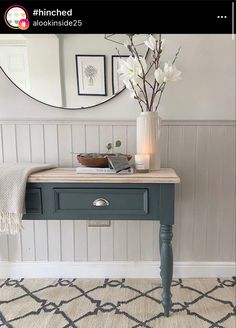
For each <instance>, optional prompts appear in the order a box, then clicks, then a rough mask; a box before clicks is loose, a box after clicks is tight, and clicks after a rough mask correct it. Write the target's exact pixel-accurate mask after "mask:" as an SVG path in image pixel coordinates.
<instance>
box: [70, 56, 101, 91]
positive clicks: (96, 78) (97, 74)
mask: <svg viewBox="0 0 236 328" xmlns="http://www.w3.org/2000/svg"><path fill="white" fill-rule="evenodd" d="M75 59H76V76H77V88H78V95H84V96H106V95H107V90H106V62H105V56H104V55H75Z"/></svg>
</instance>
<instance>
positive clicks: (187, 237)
mask: <svg viewBox="0 0 236 328" xmlns="http://www.w3.org/2000/svg"><path fill="white" fill-rule="evenodd" d="M196 132H197V127H193V126H185V127H184V135H183V139H184V146H183V154H182V158H184V161H182V172H184V176H183V178H182V181H181V184H182V192H181V233H180V234H179V242H180V254H181V258H182V259H183V261H191V258H192V251H193V250H192V240H193V235H194V232H193V224H189V217H193V216H194V196H195V195H194V191H195V189H194V183H195V158H196V135H197V134H196Z"/></svg>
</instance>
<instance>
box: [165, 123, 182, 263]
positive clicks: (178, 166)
mask: <svg viewBox="0 0 236 328" xmlns="http://www.w3.org/2000/svg"><path fill="white" fill-rule="evenodd" d="M183 131H184V130H183V127H182V126H171V127H169V138H168V161H167V166H168V167H173V168H174V169H175V170H176V172H177V174H178V175H179V176H180V177H181V183H180V184H178V185H176V186H175V225H174V227H173V232H174V238H173V253H174V258H175V259H176V260H177V261H178V260H179V259H180V258H181V256H180V238H179V235H180V231H181V226H182V220H181V213H182V212H181V207H182V200H181V192H182V185H183V182H182V179H183V177H184V171H183V169H182V165H183V163H182V162H183V161H184V158H183V154H184V151H183V146H184V143H183V141H184V139H183Z"/></svg>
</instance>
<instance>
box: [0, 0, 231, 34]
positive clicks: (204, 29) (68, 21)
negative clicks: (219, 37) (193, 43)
mask: <svg viewBox="0 0 236 328" xmlns="http://www.w3.org/2000/svg"><path fill="white" fill-rule="evenodd" d="M13 5H16V6H17V5H20V6H22V7H24V8H25V9H26V12H27V13H28V21H29V23H30V25H29V28H28V29H27V30H21V29H18V28H16V29H13V28H11V27H9V26H8V25H7V24H6V22H5V19H6V15H5V12H6V11H7V10H8V8H9V7H11V6H13ZM63 13H64V14H65V15H64V14H63ZM51 14H52V15H51ZM54 14H57V15H58V16H54ZM71 14H72V15H71ZM0 15H1V16H0V33H26V34H28V33H175V34H176V33H232V2H230V1H154V0H148V1H137V0H135V1H134V0H128V1H122V0H121V1H111V0H109V1H99V0H97V1H95V0H91V1H90V0H86V1H32V0H31V1H18V2H16V1H1V13H0ZM4 16H5V18H4Z"/></svg>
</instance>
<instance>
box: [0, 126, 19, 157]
mask: <svg viewBox="0 0 236 328" xmlns="http://www.w3.org/2000/svg"><path fill="white" fill-rule="evenodd" d="M2 143H3V155H4V162H5V163H9V162H16V161H17V149H16V135H15V125H14V124H3V125H2Z"/></svg>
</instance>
